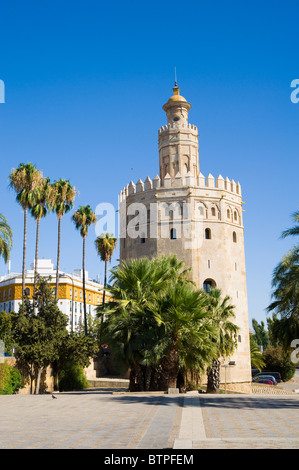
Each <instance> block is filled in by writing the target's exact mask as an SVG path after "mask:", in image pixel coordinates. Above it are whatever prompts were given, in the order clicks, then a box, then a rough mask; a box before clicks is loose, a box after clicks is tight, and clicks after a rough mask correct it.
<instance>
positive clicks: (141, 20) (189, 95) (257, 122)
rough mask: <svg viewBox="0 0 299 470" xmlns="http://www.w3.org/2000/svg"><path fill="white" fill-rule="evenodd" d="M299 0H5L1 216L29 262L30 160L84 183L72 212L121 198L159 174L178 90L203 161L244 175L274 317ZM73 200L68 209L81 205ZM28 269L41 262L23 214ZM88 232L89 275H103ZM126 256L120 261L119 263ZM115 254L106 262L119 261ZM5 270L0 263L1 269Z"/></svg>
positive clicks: (292, 132)
mask: <svg viewBox="0 0 299 470" xmlns="http://www.w3.org/2000/svg"><path fill="white" fill-rule="evenodd" d="M298 13H299V5H298V2H295V1H293V2H292V1H286V2H283V3H281V2H280V1H272V2H258V1H250V2H249V1H247V2H239V1H226V2H223V1H214V2H213V3H212V2H204V1H189V2H186V3H185V4H183V3H182V2H178V1H171V2H170V1H168V0H166V1H164V2H157V1H155V0H154V1H152V2H150V3H145V2H140V1H139V2H137V1H129V2H119V1H117V0H116V1H114V2H113V3H112V2H102V1H90V0H85V1H84V2H82V1H76V2H58V1H51V2H37V1H28V2H21V1H11V2H5V4H2V6H1V30H0V40H1V42H0V44H1V49H0V79H2V80H3V81H4V83H5V87H6V88H5V91H6V102H5V104H0V158H1V173H0V197H1V205H0V212H1V213H4V214H5V215H6V217H7V218H8V220H9V223H10V225H11V227H12V229H13V232H14V247H13V251H12V255H11V269H12V271H17V272H18V271H20V270H21V259H22V231H23V219H22V212H21V209H20V208H19V207H18V205H17V204H16V202H15V194H14V193H13V192H12V191H10V190H8V175H9V173H10V171H11V170H12V168H16V167H17V166H18V164H19V163H21V162H24V163H27V162H32V163H35V164H36V165H37V167H38V168H40V169H41V170H42V171H43V174H44V176H49V177H50V178H51V179H52V180H54V179H59V178H60V177H61V178H64V179H70V181H71V183H72V184H73V185H74V186H75V187H76V188H78V190H79V192H80V194H79V196H78V197H77V199H76V203H75V208H76V207H78V206H79V205H86V204H90V205H91V206H92V207H93V208H95V207H96V206H97V204H99V203H101V202H110V203H112V204H114V205H115V207H116V206H117V200H118V193H119V191H120V190H121V189H122V188H123V187H124V186H125V185H126V184H127V183H128V182H130V180H133V181H135V182H136V181H137V180H138V179H139V177H141V178H142V179H145V178H146V176H147V175H149V176H150V177H151V178H153V177H154V176H155V175H156V174H157V173H158V145H157V140H158V139H157V135H158V134H157V133H158V129H159V128H160V127H161V125H164V124H165V123H166V116H165V113H164V111H163V110H162V105H163V104H164V103H165V102H166V101H167V99H168V98H169V97H170V96H171V94H172V86H173V84H174V83H173V82H174V67H176V69H177V76H178V83H179V86H180V87H181V94H182V95H183V96H184V97H185V98H186V99H187V100H188V101H190V102H191V104H192V109H191V111H190V113H189V122H191V123H192V124H195V125H197V126H198V127H199V133H200V168H201V171H202V173H203V174H204V175H205V176H207V175H208V174H209V173H212V174H213V175H214V176H215V177H217V176H218V174H221V175H222V176H223V177H224V178H225V177H226V176H228V177H229V178H230V179H234V180H236V181H238V180H239V181H240V183H241V186H242V192H243V200H244V201H245V206H244V208H245V210H246V212H245V213H244V225H245V254H246V263H247V288H248V303H249V317H250V319H252V318H256V319H257V320H258V321H262V320H264V321H265V319H266V314H265V310H264V309H265V308H266V307H267V305H268V304H269V302H270V293H271V276H272V271H273V269H274V267H275V266H276V264H277V263H278V262H279V261H280V259H281V257H282V256H283V254H284V253H286V251H287V250H288V249H289V248H291V246H292V245H293V244H294V243H295V240H292V239H290V240H281V239H280V238H279V237H280V234H281V232H282V230H284V229H285V228H287V227H289V226H291V225H292V224H293V223H292V220H291V214H292V213H293V212H294V211H295V210H298V169H299V168H298V150H299V132H298V129H299V103H298V104H294V103H292V102H291V100H290V94H291V91H292V89H291V88H290V84H291V81H292V80H293V79H296V78H299V70H298V63H299V61H298V50H299V47H298V46H299V37H298ZM75 208H74V209H75ZM70 217H71V215H70V214H67V215H66V216H65V218H64V219H63V223H62V237H63V238H62V251H61V268H62V269H63V270H66V271H69V272H72V271H73V269H76V268H80V267H81V246H82V242H81V237H80V235H79V233H77V232H76V231H75V228H74V226H73V224H72V222H71V220H70ZM28 231H29V238H28V251H27V267H28V268H29V267H30V264H31V262H32V261H33V259H34V241H35V225H34V221H33V220H32V219H31V218H29V226H28ZM40 236H41V240H40V257H44V258H52V259H53V261H54V263H55V260H56V239H57V221H56V218H55V216H54V215H53V214H51V215H49V216H48V217H47V219H45V220H43V221H42V224H41V235H40ZM94 239H95V231H94V229H91V231H90V233H89V237H88V242H87V270H88V271H89V275H90V277H93V278H94V277H96V275H97V274H99V275H100V276H101V278H102V279H103V266H102V263H100V261H99V259H98V258H97V257H96V254H95V249H94V244H93V241H94ZM117 257H118V254H116V256H115V257H114V260H113V263H116V259H117ZM113 263H112V264H113ZM6 272H7V266H5V265H4V263H3V261H0V274H5V273H6Z"/></svg>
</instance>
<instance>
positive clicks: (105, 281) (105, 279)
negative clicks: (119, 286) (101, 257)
mask: <svg viewBox="0 0 299 470" xmlns="http://www.w3.org/2000/svg"><path fill="white" fill-rule="evenodd" d="M106 286H107V261H106V260H105V276H104V291H103V299H102V306H103V313H104V306H105V295H106ZM103 321H104V315H102V318H101V322H102V323H103Z"/></svg>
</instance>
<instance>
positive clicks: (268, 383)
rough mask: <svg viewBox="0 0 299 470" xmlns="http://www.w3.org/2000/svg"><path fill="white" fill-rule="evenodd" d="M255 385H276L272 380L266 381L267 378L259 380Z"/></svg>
mask: <svg viewBox="0 0 299 470" xmlns="http://www.w3.org/2000/svg"><path fill="white" fill-rule="evenodd" d="M254 383H255V384H267V385H275V384H274V383H273V381H272V380H270V379H265V378H261V379H257V380H255V381H254ZM276 383H277V382H276Z"/></svg>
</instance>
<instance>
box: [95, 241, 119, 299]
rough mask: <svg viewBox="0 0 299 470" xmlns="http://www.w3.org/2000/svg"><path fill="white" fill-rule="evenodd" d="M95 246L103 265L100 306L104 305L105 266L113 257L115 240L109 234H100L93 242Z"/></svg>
mask: <svg viewBox="0 0 299 470" xmlns="http://www.w3.org/2000/svg"><path fill="white" fill-rule="evenodd" d="M95 246H96V250H97V254H98V255H99V256H100V258H101V260H102V261H104V263H105V276H104V292H103V299H102V304H103V306H104V304H105V293H106V286H107V266H108V262H109V261H110V262H111V258H112V255H113V252H114V250H115V249H116V246H117V238H115V237H113V235H112V234H111V233H108V232H107V233H106V234H104V233H102V234H101V235H100V236H99V237H97V238H96V240H95Z"/></svg>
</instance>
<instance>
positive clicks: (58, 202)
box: [47, 178, 77, 300]
mask: <svg viewBox="0 0 299 470" xmlns="http://www.w3.org/2000/svg"><path fill="white" fill-rule="evenodd" d="M76 192H77V191H76V188H75V187H74V186H72V185H71V184H70V182H69V180H63V179H61V178H60V179H59V180H58V181H56V180H55V181H54V183H52V185H51V186H50V188H49V191H48V195H47V197H48V204H49V206H50V207H51V209H52V211H53V212H55V213H56V216H57V219H58V241H57V263H56V291H55V298H56V300H57V299H58V286H59V266H60V244H61V219H62V217H63V216H64V215H65V214H66V213H67V212H69V211H70V210H71V209H72V207H73V205H74V200H75V197H76Z"/></svg>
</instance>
